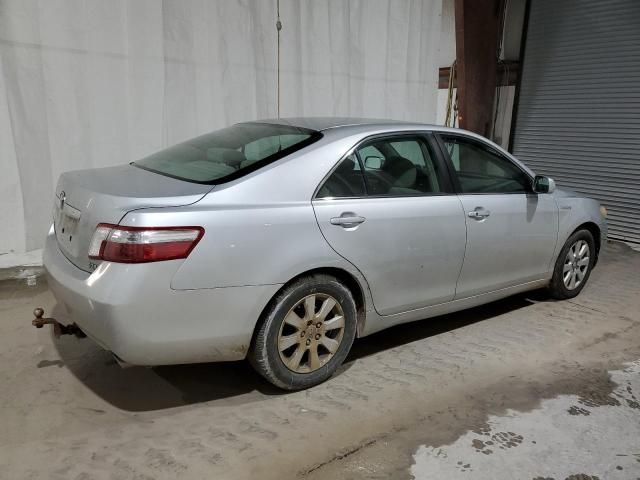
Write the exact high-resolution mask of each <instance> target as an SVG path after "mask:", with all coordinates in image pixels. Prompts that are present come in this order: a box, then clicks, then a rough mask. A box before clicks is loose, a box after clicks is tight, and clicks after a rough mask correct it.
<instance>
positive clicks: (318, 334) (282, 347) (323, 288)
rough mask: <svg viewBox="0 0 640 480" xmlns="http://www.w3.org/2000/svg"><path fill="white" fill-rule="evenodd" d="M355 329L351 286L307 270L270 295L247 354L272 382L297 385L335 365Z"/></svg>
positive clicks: (324, 376)
mask: <svg viewBox="0 0 640 480" xmlns="http://www.w3.org/2000/svg"><path fill="white" fill-rule="evenodd" d="M355 334H356V305H355V301H354V300H353V295H352V294H351V291H350V290H349V289H348V288H347V287H345V286H344V285H343V284H342V283H340V281H339V280H338V279H336V278H335V277H333V276H330V275H324V274H322V275H320V274H318V275H311V276H309V277H304V278H301V279H299V280H296V281H295V282H293V283H292V284H291V285H289V286H287V287H286V288H285V289H284V290H283V291H282V292H281V293H279V294H278V296H277V297H276V298H275V299H274V301H273V302H272V304H271V306H270V307H269V308H268V310H267V312H266V313H265V316H264V317H263V319H262V321H261V324H260V325H259V326H258V330H257V331H256V334H255V335H254V340H253V344H252V348H251V351H250V353H249V360H250V361H251V363H252V365H253V366H254V368H255V369H256V370H257V371H258V372H259V373H260V374H261V375H262V376H263V377H265V378H266V379H267V380H269V381H270V382H271V383H273V384H274V385H276V386H277V387H280V388H283V389H286V390H300V389H304V388H308V387H311V386H314V385H317V384H319V383H321V382H323V381H325V380H326V379H327V378H329V377H330V376H331V375H332V374H333V373H334V372H335V371H336V369H337V368H338V367H339V366H340V365H341V364H342V362H343V361H344V359H345V358H346V357H347V354H348V353H349V350H350V349H351V345H352V344H353V340H354V338H355Z"/></svg>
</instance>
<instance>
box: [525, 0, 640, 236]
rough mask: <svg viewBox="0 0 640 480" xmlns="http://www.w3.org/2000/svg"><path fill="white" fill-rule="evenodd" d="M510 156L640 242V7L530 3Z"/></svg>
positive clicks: (613, 231)
mask: <svg viewBox="0 0 640 480" xmlns="http://www.w3.org/2000/svg"><path fill="white" fill-rule="evenodd" d="M529 8H530V10H529V23H528V30H527V35H526V43H525V51H524V59H523V66H522V80H521V84H520V94H519V100H518V106H517V112H516V120H515V125H514V127H515V129H514V136H513V151H514V154H515V155H516V157H518V158H519V159H521V160H522V161H524V162H525V163H526V164H527V165H529V166H530V167H531V168H532V169H533V170H534V171H535V172H536V173H539V174H543V175H549V176H550V177H552V178H554V179H555V180H556V182H557V184H558V186H559V187H560V188H562V187H566V188H570V189H572V190H576V191H578V192H583V193H586V194H588V195H590V196H592V197H594V198H597V199H598V200H599V201H600V202H602V204H603V205H605V206H606V207H607V209H608V210H609V234H610V236H611V237H613V238H619V239H623V240H628V241H632V242H640V1H638V0H612V1H606V2H603V1H601V0H575V1H571V2H564V1H557V0H531V4H530V7H529Z"/></svg>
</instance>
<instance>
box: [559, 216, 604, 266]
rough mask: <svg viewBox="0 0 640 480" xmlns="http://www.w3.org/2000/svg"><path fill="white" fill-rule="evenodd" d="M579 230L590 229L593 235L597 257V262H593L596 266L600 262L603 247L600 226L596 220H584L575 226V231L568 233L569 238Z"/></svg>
mask: <svg viewBox="0 0 640 480" xmlns="http://www.w3.org/2000/svg"><path fill="white" fill-rule="evenodd" d="M579 230H588V231H589V233H591V235H592V236H593V241H594V242H595V244H596V258H595V263H594V264H593V265H594V266H595V265H596V264H597V263H598V257H599V256H600V248H601V247H602V245H601V242H602V239H601V238H600V235H601V231H600V227H599V226H598V224H597V223H595V222H584V223H582V224H580V225H578V226H577V227H576V228H574V229H573V231H572V232H571V233H570V234H569V235H567V239H568V238H569V237H571V235H573V234H574V233H576V232H577V231H579ZM566 241H567V240H566V239H565V242H566Z"/></svg>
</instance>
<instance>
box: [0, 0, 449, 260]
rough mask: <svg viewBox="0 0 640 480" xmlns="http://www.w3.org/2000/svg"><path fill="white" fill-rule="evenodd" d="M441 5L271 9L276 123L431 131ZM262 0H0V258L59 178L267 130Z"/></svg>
mask: <svg viewBox="0 0 640 480" xmlns="http://www.w3.org/2000/svg"><path fill="white" fill-rule="evenodd" d="M441 9H442V1H441V0H281V3H280V16H281V20H282V23H283V29H282V32H281V51H280V55H281V82H280V85H281V102H280V112H281V115H282V116H297V115H341V116H343V115H353V116H374V117H389V118H398V119H411V120H419V121H425V122H434V121H435V120H436V110H437V109H436V95H437V75H438V67H439V66H440V65H438V52H439V43H440V41H441V38H440V35H441ZM275 21H276V0H189V1H185V0H165V1H159V0H135V1H134V0H131V1H125V0H119V1H116V0H110V1H104V0H48V1H44V0H42V1H36V0H0V60H1V61H0V202H1V205H2V208H0V225H2V228H1V230H0V254H2V253H5V252H9V251H16V252H20V251H25V250H32V249H35V248H39V247H41V246H42V243H43V240H44V236H45V233H46V231H47V229H48V227H49V224H50V216H51V204H52V200H53V191H54V187H55V183H56V179H57V177H58V175H59V174H60V173H61V172H63V171H66V170H73V169H80V168H91V167H99V166H108V165H115V164H121V163H124V162H129V161H131V160H135V159H136V158H140V157H142V156H144V155H146V154H148V153H150V152H153V151H156V150H158V149H160V148H162V147H164V146H167V145H170V144H173V143H176V142H178V141H181V140H184V139H186V138H189V137H192V136H195V135H197V134H200V133H202V132H205V131H210V130H213V129H216V128H220V127H222V126H225V125H228V124H231V123H235V122H238V121H242V120H253V119H256V118H266V117H274V116H276V112H277V109H276V84H277V82H276V65H277V64H276V54H277V47H276V45H277V43H276V38H277V37H276V28H275Z"/></svg>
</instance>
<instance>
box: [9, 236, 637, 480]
mask: <svg viewBox="0 0 640 480" xmlns="http://www.w3.org/2000/svg"><path fill="white" fill-rule="evenodd" d="M31 283H33V282H32V281H31ZM35 305H41V306H43V307H45V309H46V310H47V311H48V312H50V311H51V310H52V309H53V308H54V300H53V298H52V296H51V295H50V293H49V292H48V291H47V288H46V284H45V283H44V282H43V281H42V279H38V282H37V285H36V286H30V287H28V286H26V280H25V279H21V280H18V281H16V280H5V281H0V478H2V479H5V478H6V479H12V480H13V479H23V478H29V479H39V478H42V479H44V478H53V479H58V478H59V479H84V480H86V479H94V478H95V479H152V478H159V479H164V478H167V479H169V478H171V479H175V478H194V479H195V478H197V479H200V478H215V479H227V478H233V479H242V478H255V477H256V476H258V475H259V476H260V478H262V479H269V478H279V479H285V478H301V477H302V478H310V479H316V478H318V479H319V478H323V479H326V478H338V479H350V478H354V479H359V478H411V477H412V476H414V477H415V478H418V479H427V478H448V479H455V478H458V477H460V478H463V477H464V478H483V479H484V478H492V479H500V478H506V479H514V478H523V479H529V480H530V479H536V478H541V479H545V478H546V479H548V478H553V479H556V480H561V479H565V478H570V479H585V480H586V479H594V478H600V479H604V478H613V479H618V478H619V479H630V478H639V477H640V408H639V402H640V382H639V380H638V373H640V363H639V362H638V360H639V359H640V253H638V252H634V251H632V250H631V249H630V248H629V247H627V246H625V245H624V244H620V243H611V244H609V245H608V246H607V247H606V252H605V253H604V254H603V256H602V258H601V261H600V264H599V265H598V267H597V268H596V270H595V271H594V273H593V275H592V277H591V280H590V283H589V285H587V288H586V289H585V291H584V292H582V294H581V295H580V296H579V297H577V298H576V299H574V300H572V301H564V302H554V301H550V300H548V299H547V298H546V297H545V295H544V294H542V293H540V292H534V293H531V294H527V295H519V296H516V297H513V298H510V299H507V300H504V301H501V302H496V303H493V304H491V305H487V306H484V307H480V308H476V309H473V310H469V311H465V312H460V313H458V314H454V315H449V316H445V317H440V318H436V319H431V320H428V321H425V322H417V323H414V324H410V325H404V326H400V327H397V328H394V329H391V330H388V331H386V332H381V333H379V334H376V335H374V336H371V337H368V338H365V339H362V340H360V341H358V342H357V343H356V345H355V346H354V350H353V352H352V354H351V356H350V357H349V360H348V362H347V364H346V365H345V366H344V368H343V369H342V370H341V372H340V374H339V375H337V376H336V377H334V378H333V379H331V380H330V381H329V382H327V383H325V384H323V385H321V386H319V387H316V388H313V389H311V390H308V391H305V392H298V393H293V394H282V393H281V392H279V391H277V390H275V389H273V388H272V387H270V386H269V385H268V384H267V383H265V382H264V381H263V380H262V379H260V378H259V377H258V376H257V375H256V374H254V373H253V372H252V370H251V369H250V368H249V367H248V366H247V365H246V364H245V363H243V362H239V363H231V364H208V365H192V366H175V367H162V368H155V369H145V368H131V369H127V370H122V369H120V367H118V366H117V365H116V364H115V363H114V362H113V360H112V359H111V357H110V356H109V355H108V354H107V353H106V352H103V351H102V350H100V349H99V347H97V346H96V345H94V344H93V343H92V342H91V341H89V340H78V339H75V338H62V339H60V340H55V339H54V338H52V336H51V332H50V331H49V329H42V330H36V329H34V328H32V327H31V326H30V320H31V311H32V309H33V307H34V306H35Z"/></svg>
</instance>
